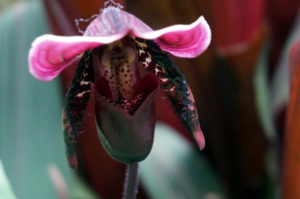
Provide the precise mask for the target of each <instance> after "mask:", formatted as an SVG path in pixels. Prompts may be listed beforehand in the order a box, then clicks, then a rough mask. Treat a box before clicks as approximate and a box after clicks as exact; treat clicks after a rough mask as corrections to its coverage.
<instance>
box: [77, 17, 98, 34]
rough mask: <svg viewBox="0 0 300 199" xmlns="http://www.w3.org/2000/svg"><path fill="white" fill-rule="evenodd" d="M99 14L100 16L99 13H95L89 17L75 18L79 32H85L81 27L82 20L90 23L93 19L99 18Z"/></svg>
mask: <svg viewBox="0 0 300 199" xmlns="http://www.w3.org/2000/svg"><path fill="white" fill-rule="evenodd" d="M98 16H99V14H94V15H92V16H91V17H90V18H88V19H83V18H79V19H75V24H76V27H77V31H78V32H79V33H81V34H83V33H84V31H83V30H81V29H80V22H85V23H88V22H90V21H92V20H93V19H95V18H97V17H98Z"/></svg>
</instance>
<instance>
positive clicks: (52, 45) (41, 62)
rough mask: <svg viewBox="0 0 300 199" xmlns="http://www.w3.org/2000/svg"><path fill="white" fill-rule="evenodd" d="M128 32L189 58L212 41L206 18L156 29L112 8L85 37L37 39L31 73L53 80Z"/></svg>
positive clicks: (30, 62) (101, 15)
mask: <svg viewBox="0 0 300 199" xmlns="http://www.w3.org/2000/svg"><path fill="white" fill-rule="evenodd" d="M127 34H131V35H133V36H136V37H139V38H143V39H147V40H155V41H156V42H157V44H158V45H159V46H160V47H161V49H162V50H164V51H167V52H169V53H171V54H173V55H174V56H178V57H188V58H192V57H196V56H198V55H200V54H201V53H202V52H203V51H204V50H205V49H206V48H207V47H208V45H209V43H210V40H211V31H210V28H209V26H208V24H207V22H206V21H205V19H204V18H203V17H200V18H198V20H197V21H195V22H194V23H192V24H190V25H174V26H170V27H166V28H163V29H160V30H156V31H153V30H152V29H151V28H150V27H149V26H147V25H146V24H145V23H144V22H142V21H141V20H140V19H138V18H137V17H135V16H134V15H132V14H129V13H127V12H125V11H123V10H120V9H117V8H114V7H109V8H106V9H104V10H103V11H102V13H101V14H100V15H99V16H98V17H97V18H96V19H94V20H93V21H92V22H91V23H90V25H89V26H88V27H87V29H86V31H85V33H84V35H83V36H54V35H43V36H41V37H39V38H37V39H36V40H35V41H34V42H33V44H32V48H31V49H30V52H29V69H30V73H31V74H32V75H33V76H34V77H36V78H37V79H39V80H42V81H50V80H52V79H53V78H55V77H56V76H57V75H58V74H59V73H60V72H61V71H62V70H63V69H64V68H65V67H67V66H68V65H70V63H72V62H73V61H74V60H75V59H76V58H77V57H78V55H80V54H81V53H83V52H84V51H86V50H88V49H92V48H96V47H98V46H101V45H107V44H110V43H113V42H115V41H117V40H120V39H122V38H123V37H125V36H126V35H127Z"/></svg>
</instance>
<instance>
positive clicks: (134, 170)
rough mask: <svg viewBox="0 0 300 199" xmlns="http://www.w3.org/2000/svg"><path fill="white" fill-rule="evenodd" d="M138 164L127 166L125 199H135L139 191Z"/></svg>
mask: <svg viewBox="0 0 300 199" xmlns="http://www.w3.org/2000/svg"><path fill="white" fill-rule="evenodd" d="M138 186H139V179H138V163H137V162H135V163H132V164H129V165H128V166H127V170H126V176H125V183H124V191H123V199H135V198H136V195H137V191H138Z"/></svg>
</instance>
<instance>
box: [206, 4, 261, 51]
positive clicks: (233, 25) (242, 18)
mask: <svg viewBox="0 0 300 199" xmlns="http://www.w3.org/2000/svg"><path fill="white" fill-rule="evenodd" d="M211 5H212V19H213V25H214V26H213V27H214V28H213V33H214V39H215V42H216V48H217V50H218V51H220V52H222V53H230V52H232V51H233V52H239V51H240V50H243V49H245V48H246V47H247V46H249V42H250V40H251V39H252V37H253V36H254V35H255V34H256V33H257V32H258V31H259V27H260V26H261V24H262V22H263V20H264V1H263V0H244V1H240V0H225V1H224V0H223V1H220V0H212V1H211Z"/></svg>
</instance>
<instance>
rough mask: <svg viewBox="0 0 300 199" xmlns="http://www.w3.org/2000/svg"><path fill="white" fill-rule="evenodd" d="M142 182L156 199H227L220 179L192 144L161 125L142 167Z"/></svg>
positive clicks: (156, 130)
mask: <svg viewBox="0 0 300 199" xmlns="http://www.w3.org/2000/svg"><path fill="white" fill-rule="evenodd" d="M140 175H141V181H142V183H143V184H144V185H145V188H146V190H147V191H148V193H149V195H150V196H151V198H153V199H162V198H201V199H210V198H214V199H225V198H227V197H226V191H225V188H224V185H223V183H222V181H221V179H220V177H219V176H218V175H217V174H216V171H215V170H214V168H212V167H211V165H210V164H209V162H208V161H207V160H206V159H205V158H204V157H203V155H201V154H199V153H198V151H197V150H195V148H194V147H193V146H192V145H191V143H190V142H188V141H185V140H184V139H183V137H182V136H180V135H179V134H178V132H176V131H174V130H173V129H172V128H170V127H168V126H166V125H163V124H157V125H156V129H155V140H154V145H153V149H152V151H151V154H150V155H149V156H148V158H147V159H146V160H144V161H143V162H142V163H141V164H140Z"/></svg>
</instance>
